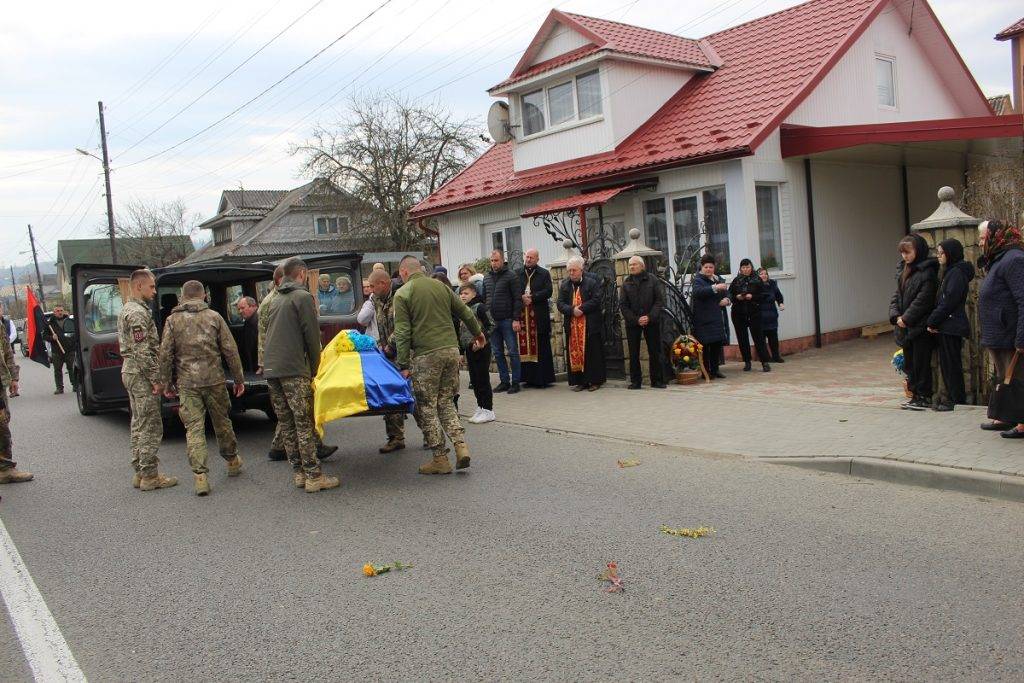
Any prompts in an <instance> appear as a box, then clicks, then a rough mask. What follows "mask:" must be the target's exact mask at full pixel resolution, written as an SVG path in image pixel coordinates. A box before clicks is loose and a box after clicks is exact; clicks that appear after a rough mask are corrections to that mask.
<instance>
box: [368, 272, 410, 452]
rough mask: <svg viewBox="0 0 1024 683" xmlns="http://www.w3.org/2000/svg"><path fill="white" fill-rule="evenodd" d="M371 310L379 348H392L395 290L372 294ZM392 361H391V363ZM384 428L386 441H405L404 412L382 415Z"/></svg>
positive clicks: (393, 343)
mask: <svg viewBox="0 0 1024 683" xmlns="http://www.w3.org/2000/svg"><path fill="white" fill-rule="evenodd" d="M373 310H374V316H375V317H376V320H377V333H378V337H379V344H380V348H381V349H382V350H383V349H385V348H386V347H388V346H391V347H392V349H393V348H394V345H395V342H394V336H395V292H394V290H393V289H392V290H391V292H389V293H388V296H387V298H386V299H382V298H378V297H377V295H376V294H374V295H373ZM393 362H394V361H392V363H393ZM384 430H385V432H386V433H387V435H388V441H405V413H397V414H391V415H385V416H384Z"/></svg>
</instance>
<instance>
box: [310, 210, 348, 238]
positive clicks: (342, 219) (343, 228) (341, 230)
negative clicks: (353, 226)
mask: <svg viewBox="0 0 1024 683" xmlns="http://www.w3.org/2000/svg"><path fill="white" fill-rule="evenodd" d="M321 219H323V220H325V221H332V220H333V221H335V227H336V229H335V231H334V232H330V226H329V225H328V232H320V228H319V226H318V223H319V222H320V220H321ZM348 227H349V221H348V216H341V215H321V216H313V234H314V235H315V236H317V237H338V236H340V235H343V234H345V233H346V232H348Z"/></svg>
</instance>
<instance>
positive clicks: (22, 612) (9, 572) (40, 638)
mask: <svg viewBox="0 0 1024 683" xmlns="http://www.w3.org/2000/svg"><path fill="white" fill-rule="evenodd" d="M0 594H2V595H3V598H4V602H5V603H7V613H8V614H10V615H11V622H12V623H13V624H14V631H15V633H16V634H17V636H18V642H19V643H20V644H21V649H22V650H23V651H24V652H25V658H26V659H27V660H28V665H29V668H31V669H32V675H33V677H35V679H36V681H40V682H45V683H50V681H82V682H83V683H84V681H85V674H84V673H83V672H82V670H81V669H80V668H78V662H76V661H75V656H74V655H73V654H71V649H70V648H69V647H68V643H67V641H66V640H64V635H63V634H62V633H61V632H60V628H59V627H58V626H57V622H56V621H55V620H54V618H53V615H52V614H50V609H49V608H48V607H47V606H46V601H45V600H43V596H42V595H41V594H40V593H39V588H37V587H36V582H35V581H33V580H32V575H31V574H29V573H28V567H26V566H25V563H24V562H23V561H22V559H21V553H19V552H18V549H17V548H16V547H15V546H14V541H13V540H11V535H10V534H8V533H7V527H5V526H4V523H3V520H0Z"/></svg>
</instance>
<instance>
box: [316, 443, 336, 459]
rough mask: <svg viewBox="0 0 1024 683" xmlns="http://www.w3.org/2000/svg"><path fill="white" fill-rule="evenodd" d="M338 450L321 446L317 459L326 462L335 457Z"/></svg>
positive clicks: (334, 447) (317, 450) (333, 447)
mask: <svg viewBox="0 0 1024 683" xmlns="http://www.w3.org/2000/svg"><path fill="white" fill-rule="evenodd" d="M337 450H338V447H337V446H328V445H327V444H320V448H318V449H316V457H317V458H319V459H320V460H326V459H327V458H329V457H331V456H332V455H334V453H335V452H336V451H337Z"/></svg>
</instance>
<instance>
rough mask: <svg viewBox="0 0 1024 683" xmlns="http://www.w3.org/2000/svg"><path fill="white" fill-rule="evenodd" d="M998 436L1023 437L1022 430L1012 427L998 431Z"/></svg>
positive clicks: (1006, 437) (1007, 437) (1005, 437)
mask: <svg viewBox="0 0 1024 683" xmlns="http://www.w3.org/2000/svg"><path fill="white" fill-rule="evenodd" d="M999 436H1001V437H1003V438H1004V439H1024V432H1022V431H1019V430H1018V429H1017V428H1016V427H1014V428H1013V429H1007V430H1006V431H1005V432H999Z"/></svg>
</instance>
